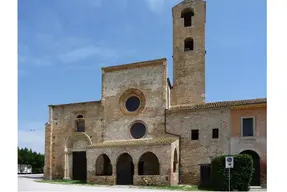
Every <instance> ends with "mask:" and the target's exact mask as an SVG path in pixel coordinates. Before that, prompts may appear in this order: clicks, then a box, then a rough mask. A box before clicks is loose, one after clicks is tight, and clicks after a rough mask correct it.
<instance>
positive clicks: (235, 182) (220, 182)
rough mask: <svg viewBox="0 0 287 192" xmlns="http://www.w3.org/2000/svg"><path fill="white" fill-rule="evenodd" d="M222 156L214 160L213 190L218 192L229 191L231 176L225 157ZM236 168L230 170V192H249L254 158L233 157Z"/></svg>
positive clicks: (247, 156)
mask: <svg viewBox="0 0 287 192" xmlns="http://www.w3.org/2000/svg"><path fill="white" fill-rule="evenodd" d="M226 156H227V155H222V156H218V157H216V158H214V159H213V160H212V163H211V165H212V175H211V177H212V178H211V179H212V188H213V190H218V191H228V189H229V175H228V169H226V168H225V157H226ZM233 158H234V168H232V169H230V190H231V191H232V190H234V189H237V190H239V191H248V190H249V189H250V181H251V179H252V174H253V160H252V157H250V156H249V155H245V154H239V155H233Z"/></svg>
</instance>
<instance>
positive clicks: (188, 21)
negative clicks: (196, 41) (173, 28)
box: [181, 8, 194, 27]
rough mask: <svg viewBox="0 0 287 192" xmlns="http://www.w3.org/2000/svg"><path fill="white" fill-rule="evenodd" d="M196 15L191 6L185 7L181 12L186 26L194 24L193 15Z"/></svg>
mask: <svg viewBox="0 0 287 192" xmlns="http://www.w3.org/2000/svg"><path fill="white" fill-rule="evenodd" d="M193 16H194V12H193V10H192V9H191V8H187V9H184V10H183V11H182V12H181V18H183V20H184V27H189V26H191V25H192V17H193Z"/></svg>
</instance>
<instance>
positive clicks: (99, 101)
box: [48, 100, 101, 107]
mask: <svg viewBox="0 0 287 192" xmlns="http://www.w3.org/2000/svg"><path fill="white" fill-rule="evenodd" d="M89 103H101V100H98V101H86V102H76V103H66V104H56V105H48V107H59V106H67V105H78V104H89Z"/></svg>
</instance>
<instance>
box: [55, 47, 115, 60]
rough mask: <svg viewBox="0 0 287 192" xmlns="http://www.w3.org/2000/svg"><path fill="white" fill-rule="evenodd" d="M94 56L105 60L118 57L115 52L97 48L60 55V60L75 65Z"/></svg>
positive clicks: (71, 51)
mask: <svg viewBox="0 0 287 192" xmlns="http://www.w3.org/2000/svg"><path fill="white" fill-rule="evenodd" d="M92 56H100V57H104V58H112V57H116V56H117V54H116V52H115V51H114V50H109V49H104V48H100V47H95V46H86V47H79V48H76V49H73V50H70V51H69V52H66V53H63V54H60V55H59V59H60V60H61V61H62V62H63V63H74V62H77V61H80V60H83V59H86V58H89V57H92Z"/></svg>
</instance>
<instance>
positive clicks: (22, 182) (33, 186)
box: [18, 174, 266, 192]
mask: <svg viewBox="0 0 287 192" xmlns="http://www.w3.org/2000/svg"><path fill="white" fill-rule="evenodd" d="M42 177H43V175H41V174H39V175H36V174H33V175H19V176H18V191H19V192H24V191H25V192H32V191H33V192H52V191H53V192H55V191H57V192H91V191H93V192H95V191H96V192H98V191H100V192H163V191H166V190H156V189H137V188H127V187H125V186H112V187H108V186H107V187H106V186H103V187H99V186H97V187H93V186H82V185H74V184H73V185H63V184H49V183H38V182H35V180H40V179H42ZM251 191H266V190H250V192H251ZM172 192H182V191H174V190H173V191H172Z"/></svg>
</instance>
